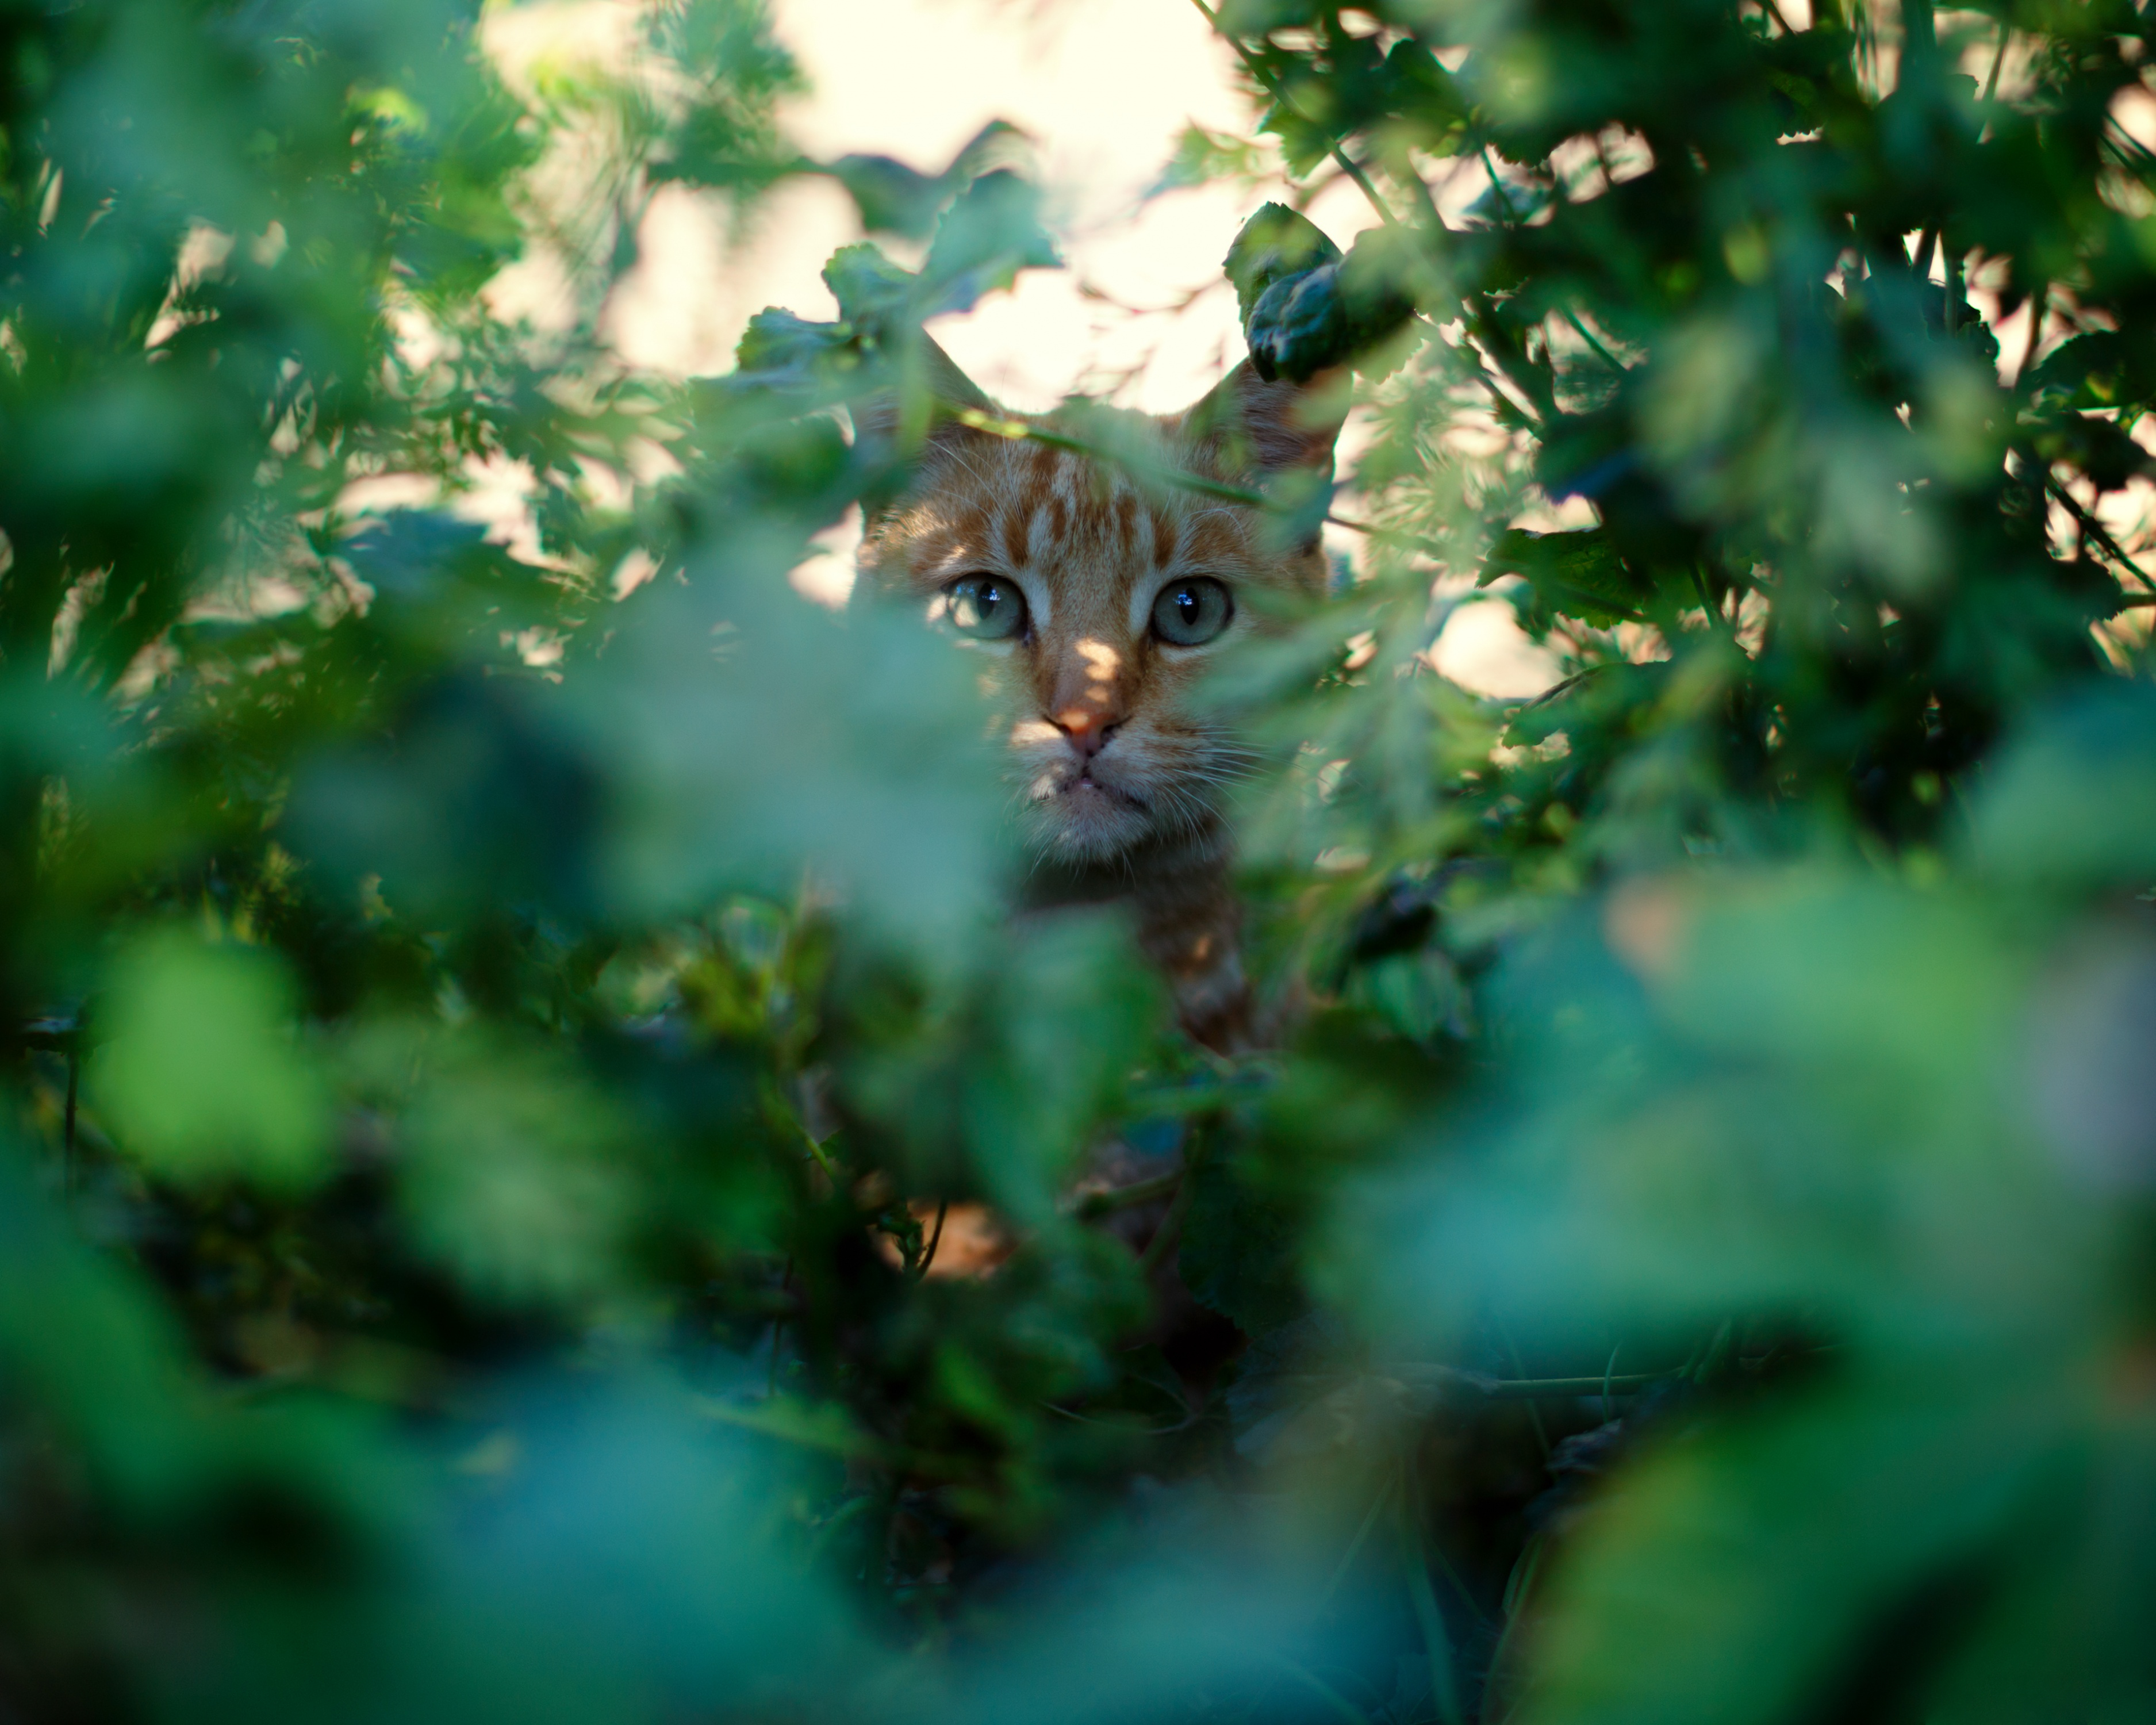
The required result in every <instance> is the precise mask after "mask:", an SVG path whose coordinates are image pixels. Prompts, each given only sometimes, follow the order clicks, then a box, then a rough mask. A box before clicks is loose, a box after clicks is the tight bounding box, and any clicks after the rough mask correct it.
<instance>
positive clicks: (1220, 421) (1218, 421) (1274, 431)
mask: <svg viewBox="0 0 2156 1725" xmlns="http://www.w3.org/2000/svg"><path fill="white" fill-rule="evenodd" d="M1351 393H1352V391H1351V388H1350V382H1349V377H1348V372H1347V367H1345V366H1336V367H1332V368H1331V369H1330V370H1327V371H1322V372H1318V373H1317V375H1316V376H1314V377H1312V378H1311V379H1310V380H1309V381H1308V382H1303V383H1291V382H1289V381H1288V380H1287V379H1286V378H1285V377H1276V378H1275V379H1273V380H1272V381H1271V382H1267V381H1266V380H1265V378H1263V377H1260V376H1259V375H1258V373H1257V369H1256V367H1254V366H1253V365H1251V363H1250V361H1248V360H1245V361H1244V362H1242V363H1241V364H1240V365H1239V366H1237V367H1235V370H1233V371H1232V372H1229V373H1228V375H1227V376H1226V377H1223V378H1222V379H1221V380H1220V381H1219V383H1217V384H1215V385H1214V388H1213V389H1212V391H1211V393H1209V394H1208V395H1207V396H1206V397H1205V398H1204V400H1202V401H1200V402H1199V403H1198V404H1197V405H1196V406H1195V407H1193V408H1190V409H1189V410H1188V412H1187V413H1184V414H1183V434H1184V435H1185V436H1186V437H1188V439H1191V440H1192V441H1193V443H1195V444H1198V445H1199V447H1200V448H1201V449H1206V450H1209V452H1211V453H1212V454H1213V455H1214V459H1215V460H1216V461H1217V462H1218V464H1219V469H1220V471H1221V472H1222V474H1223V475H1230V476H1240V477H1244V478H1250V479H1263V478H1265V477H1268V476H1269V475H1273V474H1276V473H1282V472H1286V471H1287V470H1290V469H1291V468H1304V469H1309V470H1316V471H1317V473H1318V474H1319V475H1321V476H1322V477H1323V478H1325V479H1330V478H1331V477H1332V444H1333V442H1334V440H1335V439H1337V438H1338V436H1339V435H1340V428H1341V426H1342V424H1343V423H1345V421H1346V419H1347V406H1348V400H1349V397H1350V394H1351Z"/></svg>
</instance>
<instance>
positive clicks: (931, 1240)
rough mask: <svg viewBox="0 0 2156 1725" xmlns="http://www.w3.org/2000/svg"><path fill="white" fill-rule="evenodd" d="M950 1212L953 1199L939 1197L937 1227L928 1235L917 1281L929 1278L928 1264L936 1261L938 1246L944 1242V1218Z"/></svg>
mask: <svg viewBox="0 0 2156 1725" xmlns="http://www.w3.org/2000/svg"><path fill="white" fill-rule="evenodd" d="M949 1214H951V1200H950V1199H947V1198H939V1199H937V1201H936V1229H935V1231H934V1232H933V1233H932V1234H931V1235H929V1236H928V1245H927V1248H926V1249H925V1250H923V1251H922V1252H921V1262H920V1263H919V1264H918V1265H917V1266H915V1269H914V1271H913V1279H914V1280H915V1281H927V1279H928V1266H930V1265H931V1264H933V1263H934V1262H935V1261H936V1248H937V1246H939V1245H942V1243H943V1219H944V1218H945V1217H946V1216H947V1215H949Z"/></svg>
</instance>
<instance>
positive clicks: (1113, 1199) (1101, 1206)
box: [1078, 1174, 1183, 1221]
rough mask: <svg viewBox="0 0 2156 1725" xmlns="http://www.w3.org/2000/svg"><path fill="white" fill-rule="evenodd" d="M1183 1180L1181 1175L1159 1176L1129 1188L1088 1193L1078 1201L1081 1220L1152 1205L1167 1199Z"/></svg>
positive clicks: (1135, 1182) (1113, 1187) (1141, 1181)
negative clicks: (1158, 1200)
mask: <svg viewBox="0 0 2156 1725" xmlns="http://www.w3.org/2000/svg"><path fill="white" fill-rule="evenodd" d="M1182 1178H1183V1176H1182V1175H1181V1174H1158V1175H1156V1176H1154V1177H1153V1178H1152V1179H1150V1180H1134V1181H1132V1183H1130V1184H1129V1185H1127V1186H1112V1187H1110V1188H1109V1189H1107V1190H1106V1191H1105V1192H1088V1193H1086V1194H1084V1195H1083V1196H1082V1197H1081V1198H1080V1199H1079V1200H1078V1215H1079V1218H1080V1219H1081V1220H1084V1221H1091V1219H1093V1218H1094V1217H1096V1216H1105V1215H1108V1214H1111V1213H1113V1212H1114V1211H1116V1210H1127V1209H1132V1208H1134V1207H1135V1206H1137V1205H1138V1204H1151V1203H1152V1201H1153V1199H1156V1198H1166V1197H1167V1196H1168V1194H1170V1193H1172V1192H1173V1191H1174V1190H1175V1189H1176V1186H1177V1183H1178V1182H1179V1181H1181V1179H1182Z"/></svg>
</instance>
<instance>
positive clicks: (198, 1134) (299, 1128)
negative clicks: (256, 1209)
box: [91, 929, 329, 1188]
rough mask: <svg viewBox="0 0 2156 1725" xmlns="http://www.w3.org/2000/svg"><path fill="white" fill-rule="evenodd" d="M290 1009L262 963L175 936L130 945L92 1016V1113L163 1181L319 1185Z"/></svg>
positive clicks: (258, 956)
mask: <svg viewBox="0 0 2156 1725" xmlns="http://www.w3.org/2000/svg"><path fill="white" fill-rule="evenodd" d="M292 1009H293V1000H292V991H291V988H290V983H289V982H288V981H287V979H286V978H285V975H284V973H283V972H282V969H281V967H280V965H279V963H278V962H277V960H276V959H275V957H273V956H271V955H270V954H269V953H266V952H260V951H254V950H249V949H248V948H246V947H239V946H235V945H232V944H229V943H227V944H224V945H218V946H212V945H208V944H205V943H204V942H202V941H200V940H199V939H197V938H195V937H193V936H190V935H187V934H186V933H184V932H181V931H179V930H177V929H172V930H167V931H165V932H161V933H156V934H151V935H146V936H143V937H138V938H137V939H136V942H134V943H133V944H132V945H131V946H130V947H128V948H127V949H126V951H125V952H123V953H122V954H121V956H120V957H118V958H117V959H116V960H115V962H114V963H113V964H112V966H111V968H110V973H109V975H108V981H107V988H106V993H105V996H104V998H103V1000H102V1003H101V1005H100V1013H99V1028H100V1035H101V1036H102V1037H103V1038H104V1039H105V1047H104V1048H103V1049H102V1050H101V1051H100V1055H99V1057H98V1059H97V1060H96V1061H95V1064H94V1065H93V1066H92V1069H91V1070H92V1075H93V1081H94V1085H95V1090H94V1096H95V1100H96V1102H97V1105H98V1106H99V1108H100V1111H102V1112H103V1113H104V1114H105V1116H106V1117H108V1118H109V1119H110V1122H111V1123H112V1127H113V1129H114V1131H115V1132H116V1133H117V1134H118V1135H119V1137H121V1141H122V1142H125V1143H126V1145H128V1146H129V1147H130V1148H131V1149H133V1150H134V1151H135V1152H136V1153H137V1154H138V1155H140V1156H141V1158H142V1160H143V1161H144V1163H146V1165H147V1166H148V1167H149V1168H151V1169H152V1170H153V1171H154V1172H156V1173H159V1174H161V1175H163V1176H165V1177H166V1178H171V1179H174V1180H179V1181H183V1182H191V1183H193V1182H202V1181H209V1180H218V1179H223V1178H234V1177H237V1178H242V1179H247V1180H253V1181H257V1182H259V1183H261V1184H263V1185H264V1186H268V1187H273V1188H276V1187H293V1186H302V1185H305V1184H307V1183H310V1182H311V1181H314V1180H316V1179H318V1178H321V1176H322V1174H323V1173H325V1172H326V1168H327V1160H326V1158H327V1153H328V1149H329V1142H328V1137H329V1134H328V1127H329V1122H328V1117H327V1099H326V1096H324V1094H323V1091H322V1088H321V1082H320V1081H319V1080H318V1079H317V1078H316V1076H315V1074H314V1072H313V1071H312V1070H311V1069H310V1067H309V1065H307V1063H306V1062H305V1061H304V1060H302V1058H301V1056H300V1051H299V1050H298V1049H297V1048H296V1047H295V1043H294V1025H293V1011H292Z"/></svg>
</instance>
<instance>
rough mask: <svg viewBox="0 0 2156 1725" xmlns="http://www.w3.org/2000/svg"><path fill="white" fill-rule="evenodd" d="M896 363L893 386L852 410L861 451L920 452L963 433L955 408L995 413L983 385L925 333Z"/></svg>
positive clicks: (901, 354)
mask: <svg viewBox="0 0 2156 1725" xmlns="http://www.w3.org/2000/svg"><path fill="white" fill-rule="evenodd" d="M896 359H897V363H896V367H895V368H894V369H895V370H896V373H897V375H896V377H894V378H893V379H892V381H891V385H890V387H889V388H885V389H880V390H879V391H877V392H876V393H875V394H874V395H871V396H869V397H866V398H864V399H863V400H860V401H858V402H855V403H851V404H850V405H849V407H848V408H847V412H848V413H849V414H850V416H851V418H852V419H853V422H854V444H855V447H856V448H866V449H876V450H878V451H879V452H882V453H886V454H888V453H895V452H896V451H897V450H901V449H918V448H919V447H921V445H922V444H926V443H929V442H932V441H936V440H937V439H942V438H947V437H950V436H953V435H963V434H964V433H965V429H966V428H965V426H964V425H963V424H962V423H961V422H960V421H958V420H957V419H956V418H953V417H952V410H953V409H954V408H973V409H974V410H975V411H976V412H978V413H994V412H995V411H996V404H995V403H993V402H992V401H990V400H989V399H988V396H987V395H986V394H985V393H983V391H982V389H981V388H980V386H979V385H978V384H977V383H975V382H973V379H972V378H971V377H968V376H967V375H966V374H965V373H964V372H962V371H960V370H959V369H958V362H957V361H956V360H954V359H952V357H951V356H950V355H949V354H947V353H946V352H944V351H943V350H942V348H941V347H938V346H937V344H936V342H935V341H934V340H933V339H932V338H931V337H930V336H928V335H927V334H926V333H925V332H924V333H921V334H920V335H919V336H916V338H915V339H914V340H912V341H909V342H908V343H907V344H906V347H905V348H904V349H903V350H902V351H901V352H900V353H899V354H898V355H897V357H896Z"/></svg>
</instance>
